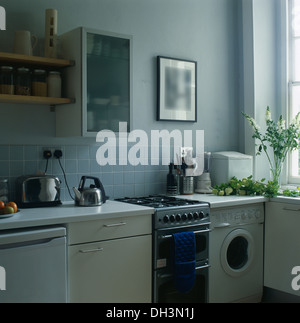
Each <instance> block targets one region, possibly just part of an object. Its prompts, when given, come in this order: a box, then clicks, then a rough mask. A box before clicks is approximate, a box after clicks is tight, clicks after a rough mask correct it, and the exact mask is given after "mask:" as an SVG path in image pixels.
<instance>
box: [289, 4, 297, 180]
mask: <svg viewBox="0 0 300 323" xmlns="http://www.w3.org/2000/svg"><path fill="white" fill-rule="evenodd" d="M294 1H295V0H288V1H286V14H285V17H286V24H285V26H286V35H287V36H286V38H287V39H286V58H287V62H286V71H287V78H286V79H287V104H286V106H287V111H286V113H287V117H288V121H289V123H290V122H291V121H292V119H293V117H294V116H293V106H292V104H293V95H292V94H293V89H294V87H295V86H300V80H297V81H296V80H295V75H294V74H295V72H294V71H295V70H294V67H295V55H294V53H295V51H294V48H295V42H294V40H295V37H294V35H293V31H292V10H293V8H294ZM299 37H300V36H299ZM295 164H296V165H297V166H296V165H295ZM295 167H298V169H299V149H298V150H296V151H293V152H291V153H289V156H288V183H290V184H299V183H300V174H299V171H298V174H299V175H296V174H295V170H294V169H295Z"/></svg>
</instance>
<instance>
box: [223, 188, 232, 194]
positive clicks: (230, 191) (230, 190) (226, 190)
mask: <svg viewBox="0 0 300 323" xmlns="http://www.w3.org/2000/svg"><path fill="white" fill-rule="evenodd" d="M232 192H233V189H232V188H231V187H226V188H225V194H226V195H230V194H231V193H232Z"/></svg>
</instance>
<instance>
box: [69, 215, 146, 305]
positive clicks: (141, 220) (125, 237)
mask: <svg viewBox="0 0 300 323" xmlns="http://www.w3.org/2000/svg"><path fill="white" fill-rule="evenodd" d="M68 239H69V247H68V265H69V266H68V271H69V275H68V277H69V301H70V302H105V303H129V302H131V303H138V302H142V303H143V302H151V276H152V275H151V271H152V265H151V259H152V257H151V241H152V239H151V216H149V215H148V216H130V217H123V218H114V219H113V218H111V219H109V220H94V221H87V222H78V223H71V224H69V225H68Z"/></svg>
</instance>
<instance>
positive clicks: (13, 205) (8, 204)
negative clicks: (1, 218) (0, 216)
mask: <svg viewBox="0 0 300 323" xmlns="http://www.w3.org/2000/svg"><path fill="white" fill-rule="evenodd" d="M5 206H10V207H12V208H13V209H14V212H15V213H16V212H17V211H18V206H17V204H16V203H15V202H8V203H6V205H5Z"/></svg>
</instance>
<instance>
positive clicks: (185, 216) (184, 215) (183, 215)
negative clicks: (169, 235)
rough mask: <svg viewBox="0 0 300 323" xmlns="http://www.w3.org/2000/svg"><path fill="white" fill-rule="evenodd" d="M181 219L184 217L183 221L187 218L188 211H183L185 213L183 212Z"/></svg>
mask: <svg viewBox="0 0 300 323" xmlns="http://www.w3.org/2000/svg"><path fill="white" fill-rule="evenodd" d="M181 219H182V220H183V221H185V220H186V219H187V214H186V213H183V214H182V216H181Z"/></svg>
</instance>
